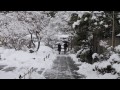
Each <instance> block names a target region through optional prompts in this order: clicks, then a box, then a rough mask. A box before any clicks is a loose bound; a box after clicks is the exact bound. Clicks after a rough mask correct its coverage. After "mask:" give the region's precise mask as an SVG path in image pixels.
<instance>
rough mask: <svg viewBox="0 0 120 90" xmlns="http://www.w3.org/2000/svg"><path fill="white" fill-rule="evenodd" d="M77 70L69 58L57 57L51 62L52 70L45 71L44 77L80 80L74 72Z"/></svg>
mask: <svg viewBox="0 0 120 90" xmlns="http://www.w3.org/2000/svg"><path fill="white" fill-rule="evenodd" d="M78 69H79V68H78V67H77V65H75V62H74V61H73V60H72V59H71V57H69V56H67V55H59V56H57V59H56V60H55V61H54V62H53V67H52V69H48V70H46V72H45V73H44V76H45V78H46V79H78V78H82V77H81V76H80V75H79V74H78V73H76V70H78Z"/></svg>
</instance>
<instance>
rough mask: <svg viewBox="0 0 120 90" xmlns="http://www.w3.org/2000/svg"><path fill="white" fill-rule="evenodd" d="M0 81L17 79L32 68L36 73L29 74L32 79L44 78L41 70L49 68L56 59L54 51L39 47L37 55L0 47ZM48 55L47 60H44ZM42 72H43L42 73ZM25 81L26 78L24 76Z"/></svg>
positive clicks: (42, 46)
mask: <svg viewBox="0 0 120 90" xmlns="http://www.w3.org/2000/svg"><path fill="white" fill-rule="evenodd" d="M0 54H1V59H0V79H18V78H19V75H24V73H27V72H28V70H30V69H31V68H32V67H33V68H34V69H36V72H38V73H36V72H33V73H32V74H31V78H32V79H41V78H44V77H43V75H42V73H39V72H41V70H42V69H43V70H44V71H45V70H46V69H48V68H51V66H52V63H53V60H54V59H55V58H56V54H55V53H54V51H53V50H52V49H51V48H49V47H47V46H44V45H41V46H40V49H39V51H38V52H37V53H28V52H24V51H15V50H14V49H4V48H2V47H0ZM49 54H50V57H49V58H46V56H48V55H49ZM44 71H43V72H44ZM25 78H26V79H27V78H28V76H27V75H26V77H25Z"/></svg>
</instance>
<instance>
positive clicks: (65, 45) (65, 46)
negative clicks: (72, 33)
mask: <svg viewBox="0 0 120 90" xmlns="http://www.w3.org/2000/svg"><path fill="white" fill-rule="evenodd" d="M67 47H68V45H67V43H66V42H65V43H64V54H66V51H67Z"/></svg>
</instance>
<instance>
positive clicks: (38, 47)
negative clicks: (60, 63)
mask: <svg viewBox="0 0 120 90" xmlns="http://www.w3.org/2000/svg"><path fill="white" fill-rule="evenodd" d="M36 37H37V39H38V47H37V50H36V51H38V50H39V48H40V40H41V39H40V38H39V36H38V32H36Z"/></svg>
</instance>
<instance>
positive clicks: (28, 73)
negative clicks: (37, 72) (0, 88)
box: [19, 54, 50, 79]
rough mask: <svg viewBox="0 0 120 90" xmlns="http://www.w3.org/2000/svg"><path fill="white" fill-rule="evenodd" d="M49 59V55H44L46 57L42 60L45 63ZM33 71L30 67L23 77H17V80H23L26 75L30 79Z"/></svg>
mask: <svg viewBox="0 0 120 90" xmlns="http://www.w3.org/2000/svg"><path fill="white" fill-rule="evenodd" d="M49 57H50V54H48V55H46V57H45V58H44V61H45V60H46V59H48V58H49ZM33 69H34V68H33V67H32V68H31V69H30V70H28V72H27V73H24V75H23V76H22V75H20V76H19V79H25V76H26V75H29V79H30V76H31V74H32V73H33V71H34V70H33Z"/></svg>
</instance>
